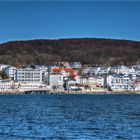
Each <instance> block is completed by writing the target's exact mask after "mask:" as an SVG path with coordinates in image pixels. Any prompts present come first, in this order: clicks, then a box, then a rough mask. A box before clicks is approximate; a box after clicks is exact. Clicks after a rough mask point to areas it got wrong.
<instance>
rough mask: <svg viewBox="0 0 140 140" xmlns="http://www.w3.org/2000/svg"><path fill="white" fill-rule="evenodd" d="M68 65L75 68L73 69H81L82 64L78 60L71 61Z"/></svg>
mask: <svg viewBox="0 0 140 140" xmlns="http://www.w3.org/2000/svg"><path fill="white" fill-rule="evenodd" d="M70 66H71V67H72V68H75V69H81V68H82V64H81V63H80V62H72V63H71V64H70Z"/></svg>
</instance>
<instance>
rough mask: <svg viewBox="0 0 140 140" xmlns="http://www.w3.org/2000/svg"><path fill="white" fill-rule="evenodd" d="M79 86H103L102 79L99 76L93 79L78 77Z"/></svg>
mask: <svg viewBox="0 0 140 140" xmlns="http://www.w3.org/2000/svg"><path fill="white" fill-rule="evenodd" d="M80 84H82V85H89V86H94V87H96V86H104V78H103V77H100V76H95V77H80Z"/></svg>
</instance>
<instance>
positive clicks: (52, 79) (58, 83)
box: [46, 72, 64, 88]
mask: <svg viewBox="0 0 140 140" xmlns="http://www.w3.org/2000/svg"><path fill="white" fill-rule="evenodd" d="M46 81H47V83H48V85H49V86H51V87H52V88H54V87H55V88H59V87H60V88H62V87H63V85H64V80H63V75H62V74H61V73H57V72H55V73H54V72H51V73H49V74H48V75H47V77H46Z"/></svg>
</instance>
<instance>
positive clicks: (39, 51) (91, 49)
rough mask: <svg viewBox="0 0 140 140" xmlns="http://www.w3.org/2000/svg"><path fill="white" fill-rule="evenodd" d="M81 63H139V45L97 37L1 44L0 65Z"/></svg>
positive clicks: (133, 42) (139, 43)
mask: <svg viewBox="0 0 140 140" xmlns="http://www.w3.org/2000/svg"><path fill="white" fill-rule="evenodd" d="M58 61H69V62H70V61H81V62H82V63H83V64H100V65H118V64H125V65H130V64H135V63H138V62H140V42H136V41H129V40H112V39H97V38H79V39H78V38H77V39H59V40H29V41H12V42H7V43H3V44H0V63H5V64H12V65H26V64H51V63H53V62H58Z"/></svg>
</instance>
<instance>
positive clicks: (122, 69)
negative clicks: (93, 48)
mask: <svg viewBox="0 0 140 140" xmlns="http://www.w3.org/2000/svg"><path fill="white" fill-rule="evenodd" d="M110 73H111V74H129V68H128V67H127V66H123V65H122V66H115V67H111V68H110Z"/></svg>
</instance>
